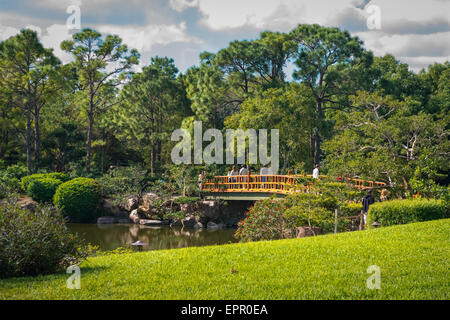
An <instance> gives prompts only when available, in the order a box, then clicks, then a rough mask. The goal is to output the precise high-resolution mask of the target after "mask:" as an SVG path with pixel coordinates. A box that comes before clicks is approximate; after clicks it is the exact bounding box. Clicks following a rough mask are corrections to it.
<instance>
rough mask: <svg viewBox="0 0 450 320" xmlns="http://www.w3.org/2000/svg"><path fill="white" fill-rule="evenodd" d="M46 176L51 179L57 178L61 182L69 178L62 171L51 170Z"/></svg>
mask: <svg viewBox="0 0 450 320" xmlns="http://www.w3.org/2000/svg"><path fill="white" fill-rule="evenodd" d="M47 177H48V178H52V179H58V180H61V181H62V182H67V181H69V180H70V179H71V178H70V177H69V175H67V174H65V173H62V172H52V173H49V174H47Z"/></svg>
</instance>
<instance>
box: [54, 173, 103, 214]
mask: <svg viewBox="0 0 450 320" xmlns="http://www.w3.org/2000/svg"><path fill="white" fill-rule="evenodd" d="M100 200H101V186H100V184H99V183H98V182H96V181H95V180H94V179H89V178H76V179H73V180H70V181H68V182H66V183H63V184H61V185H60V186H59V187H58V189H57V190H56V193H55V196H54V198H53V203H54V204H55V205H56V206H57V207H58V208H59V209H60V210H61V212H62V214H63V215H64V216H67V217H69V219H70V220H71V221H76V222H90V221H93V220H94V219H95V218H96V217H97V206H98V204H99V202H100Z"/></svg>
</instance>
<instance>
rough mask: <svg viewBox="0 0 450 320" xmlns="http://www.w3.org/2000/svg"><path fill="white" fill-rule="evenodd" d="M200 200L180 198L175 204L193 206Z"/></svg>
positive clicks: (196, 198)
mask: <svg viewBox="0 0 450 320" xmlns="http://www.w3.org/2000/svg"><path fill="white" fill-rule="evenodd" d="M198 200H200V198H198V197H179V198H176V199H175V200H174V201H173V202H175V203H176V204H192V203H196V202H197V201H198Z"/></svg>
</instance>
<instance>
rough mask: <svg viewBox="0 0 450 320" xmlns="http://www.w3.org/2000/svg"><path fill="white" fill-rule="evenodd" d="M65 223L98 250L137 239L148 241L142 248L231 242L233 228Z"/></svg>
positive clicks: (170, 247) (196, 245) (126, 243)
mask: <svg viewBox="0 0 450 320" xmlns="http://www.w3.org/2000/svg"><path fill="white" fill-rule="evenodd" d="M68 226H69V229H70V230H71V232H73V233H78V234H79V235H80V236H81V237H82V238H83V239H85V241H86V243H91V244H93V245H97V246H99V247H100V249H101V250H114V249H116V248H118V247H125V246H127V245H129V244H131V243H133V242H136V241H138V240H141V241H143V242H146V243H148V246H144V248H143V249H144V250H161V249H174V248H184V247H199V246H207V245H215V244H226V243H228V242H230V241H231V242H235V241H234V240H233V237H232V235H233V233H234V231H235V229H224V230H215V231H209V230H202V229H200V230H195V229H183V228H177V229H175V228H174V229H172V228H170V227H151V226H141V225H137V224H113V225H97V224H77V223H70V224H69V225H68Z"/></svg>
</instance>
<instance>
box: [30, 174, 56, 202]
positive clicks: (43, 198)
mask: <svg viewBox="0 0 450 320" xmlns="http://www.w3.org/2000/svg"><path fill="white" fill-rule="evenodd" d="M62 183H63V182H62V181H61V180H58V179H52V178H42V179H33V180H32V181H31V183H30V184H28V189H27V194H28V195H29V196H30V197H31V198H33V200H34V201H38V202H52V199H53V196H54V195H55V192H56V189H58V187H59V186H60V185H61V184H62Z"/></svg>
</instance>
